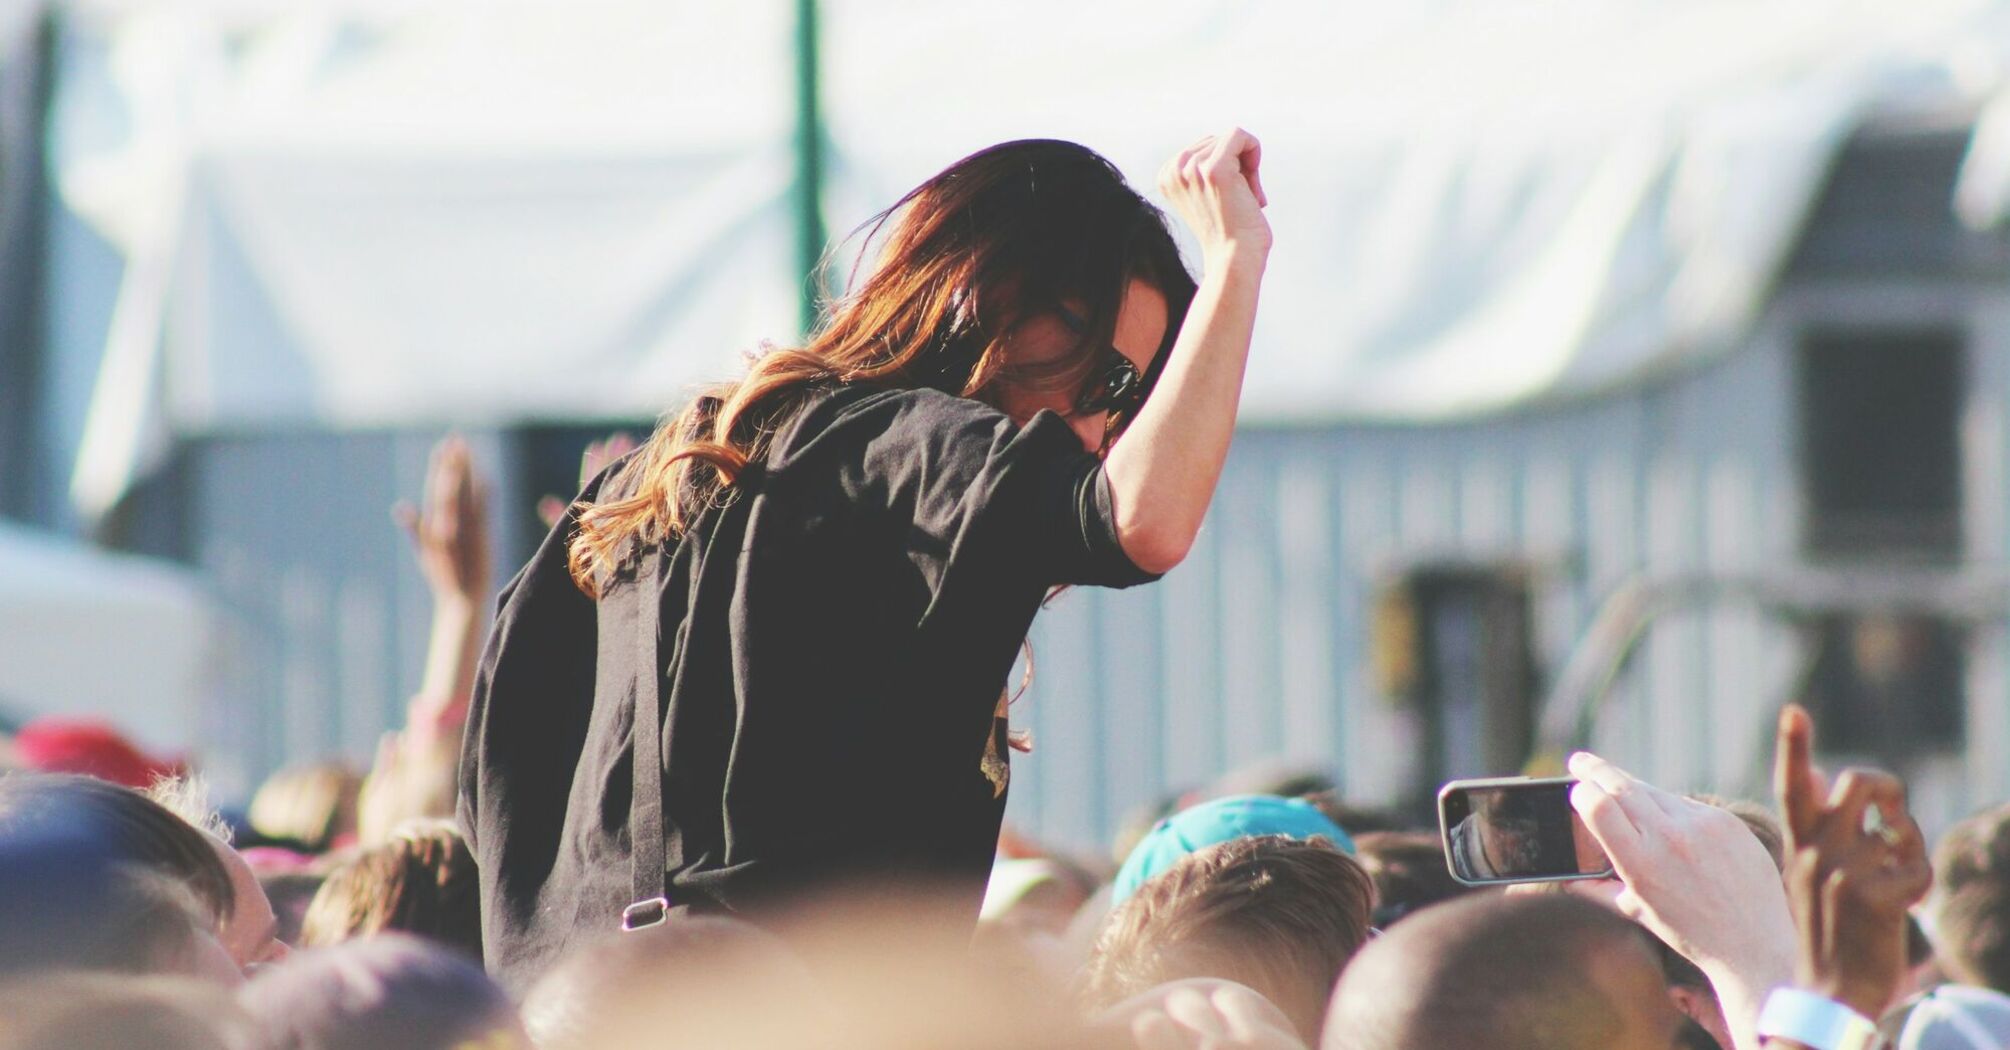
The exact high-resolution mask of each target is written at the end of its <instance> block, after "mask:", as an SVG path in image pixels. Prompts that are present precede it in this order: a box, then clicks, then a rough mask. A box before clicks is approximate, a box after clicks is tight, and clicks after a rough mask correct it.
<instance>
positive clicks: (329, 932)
mask: <svg viewBox="0 0 2010 1050" xmlns="http://www.w3.org/2000/svg"><path fill="white" fill-rule="evenodd" d="M386 930H396V931H400V932H403V933H409V934H412V935H414V936H418V937H423V938H425V939H427V940H430V941H433V942H436V943H439V944H443V945H445V946H447V947H449V948H453V949H455V950H457V951H460V952H463V953H465V954H467V955H468V956H470V957H472V958H474V959H476V960H477V961H479V960H480V959H481V957H482V920H481V896H480V892H479V889H478V887H477V885H476V875H475V861H474V857H473V856H472V855H470V854H469V853H468V844H467V840H466V839H465V838H463V837H462V836H461V833H460V830H459V829H458V828H456V827H455V826H454V823H453V822H452V821H448V820H422V821H413V822H411V823H409V824H407V825H405V826H404V827H403V828H400V829H399V830H398V831H397V832H395V833H394V834H393V835H392V836H391V841H389V842H386V843H384V844H383V845H381V846H374V847H371V848H369V849H365V850H362V851H360V852H358V853H356V854H355V855H354V856H352V857H350V858H349V859H348V860H347V861H345V862H343V863H341V864H339V865H338V866H337V867H336V868H335V869H334V870H333V871H330V872H329V873H328V877H327V879H326V880H325V881H323V882H322V884H321V888H320V889H319V890H318V891H317V892H316V893H315V894H314V900H313V901H312V903H310V904H308V906H307V914H306V917H305V919H304V920H303V922H302V925H301V931H300V934H301V943H302V944H303V945H305V946H307V947H321V946H325V945H330V944H340V943H342V942H343V941H347V940H351V939H354V938H357V937H368V936H372V935H375V934H378V933H382V932H384V931H386Z"/></svg>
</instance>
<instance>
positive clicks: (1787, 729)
mask: <svg viewBox="0 0 2010 1050" xmlns="http://www.w3.org/2000/svg"><path fill="white" fill-rule="evenodd" d="M1813 738H1814V726H1813V724H1812V722H1811V721H1810V720H1809V718H1808V714H1807V712H1806V711H1803V710H1802V709H1800V708H1799V707H1794V706H1789V707H1788V708H1787V709H1786V710H1785V711H1784V712H1783V713H1782V714H1781V716H1780V728H1779V742H1778V748H1777V753H1776V757H1775V760H1774V768H1773V787H1774V790H1775V792H1776V793H1777V794H1778V796H1779V803H1780V811H1781V813H1782V814H1784V815H1785V818H1786V835H1787V889H1788V896H1789V898H1790V899H1791V901H1792V903H1793V912H1794V921H1795V926H1796V927H1797V929H1798V931H1799V935H1798V938H1797V940H1798V945H1799V959H1798V964H1797V966H1796V984H1797V985H1798V988H1799V989H1800V990H1801V991H1803V992H1811V993H1813V994H1814V995H1817V996H1820V997H1822V998H1825V999H1828V1000H1830V1001H1831V1002H1834V1003H1838V1004H1841V1005H1842V1006H1844V1007H1847V1008H1848V1009H1850V1010H1852V1011H1854V1012H1855V1013H1856V1014H1858V1015H1859V1019H1860V1020H1861V1021H1863V1022H1864V1023H1869V1022H1873V1021H1875V1020H1876V1019H1877V1017H1878V1015H1880V1014H1882V1013H1883V1012H1884V1011H1885V1009H1886V1008H1887V1007H1889V1006H1890V1005H1891V1003H1892V1000H1893V999H1894V998H1895V997H1896V996H1897V994H1898V992H1899V990H1900V987H1901V982H1902V981H1903V979H1904V978H1905V976H1906V972H1907V969H1908V965H1907V960H1906V914H1907V911H1908V909H1910V908H1911V907H1912V906H1913V905H1914V904H1916V903H1918V902H1919V901H1920V900H1921V899H1922V898H1924V897H1925V896H1926V891H1927V889H1928V888H1929V887H1930V886H1931V885H1932V882H1933V869H1932V867H1931V866H1930V865H1929V864H1928V863H1927V858H1926V846H1925V842H1924V840H1923V839H1922V837H1921V836H1920V832H1919V825H1918V824H1916V823H1914V822H1913V819H1912V815H1911V814H1910V813H1908V812H1907V811H1906V801H1905V786H1904V784H1902V783H1901V782H1900V781H1899V780H1898V778H1897V777H1894V776H1892V775H1891V774H1889V773H1884V772H1881V771H1877V770H1866V769H1851V770H1846V771H1844V772H1843V774H1842V775H1841V776H1839V777H1837V778H1836V781H1835V784H1834V786H1833V787H1831V786H1830V785H1829V784H1828V782H1827V778H1825V777H1824V776H1823V775H1822V774H1821V772H1820V771H1819V770H1817V769H1816V768H1815V767H1814V764H1813V761H1812V759H1811V757H1810V755H1811V752H1812V750H1813V746H1814V740H1813ZM1771 1009H1772V1008H1771V1006H1770V1005H1769V1007H1768V1012H1769V1013H1770V1011H1771ZM1766 1045H1767V1046H1768V1047H1774V1048H1790V1047H1800V1046H1805V1045H1807V1044H1805V1043H1801V1042H1796V1041H1794V1040H1792V1039H1788V1038H1784V1037H1782V1038H1775V1039H1772V1040H1770V1041H1768V1042H1767V1043H1766Z"/></svg>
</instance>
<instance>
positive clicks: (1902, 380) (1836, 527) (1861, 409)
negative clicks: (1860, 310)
mask: <svg viewBox="0 0 2010 1050" xmlns="http://www.w3.org/2000/svg"><path fill="white" fill-rule="evenodd" d="M1963 371H1964V370H1963V368H1962V346H1961V336H1960V335H1959V333H1956V332H1953V331H1948V330H1946V329H1917V330H1896V329H1894V330H1882V331H1879V330H1869V331H1865V330H1849V331H1836V332H1823V333H1816V334H1813V335H1810V336H1809V337H1808V338H1807V339H1805V340H1804V341H1803V342H1802V344H1801V353H1800V411H1801V468H1802V490H1803V493H1804V497H1805V498H1804V506H1805V508H1806V514H1805V518H1804V519H1803V528H1802V545H1803V547H1804V548H1805V550H1806V551H1807V553H1808V554H1810V555H1811V556H1814V557H1817V558H1822V559H1848V560H1853V561H1900V562H1909V563H1919V562H1946V561H1954V560H1957V559H1959V558H1960V556H1961V451H1960V441H1959V430H1958V422H1959V420H1958V417H1959V413H1960V407H1961V400H1962V397H1961V395H1962V390H1961V386H1962V378H1963Z"/></svg>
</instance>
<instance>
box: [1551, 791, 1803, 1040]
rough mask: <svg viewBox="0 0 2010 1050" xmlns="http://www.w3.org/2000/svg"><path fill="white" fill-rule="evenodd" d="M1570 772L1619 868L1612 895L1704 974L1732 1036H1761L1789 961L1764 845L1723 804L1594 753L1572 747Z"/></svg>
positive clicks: (1781, 908)
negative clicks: (1768, 1003) (1761, 1022)
mask: <svg viewBox="0 0 2010 1050" xmlns="http://www.w3.org/2000/svg"><path fill="white" fill-rule="evenodd" d="M1570 772H1571V774H1572V775H1573V776H1575V777H1577V778H1578V784H1577V786H1576V787H1575V788H1573V789H1572V791H1571V797H1570V802H1571V806H1572V807H1573V808H1575V809H1576V810H1577V812H1578V814H1579V815H1580V816H1581V817H1583V819H1584V823H1585V827H1586V828H1587V829H1588V830H1590V832H1591V834H1592V837H1593V838H1595V839H1597V840H1598V844H1599V845H1600V846H1601V847H1602V848H1603V849H1604V851H1605V855H1606V857H1607V858H1608V859H1610V860H1611V862H1612V867H1613V871H1614V872H1615V873H1616V874H1617V875H1618V877H1619V884H1618V887H1617V895H1616V897H1614V898H1613V902H1612V903H1613V904H1614V905H1616V906H1617V907H1618V909H1619V910H1620V912H1622V913H1623V914H1625V915H1626V916H1627V917H1629V918H1631V919H1633V920H1634V921H1636V922H1639V923H1640V924H1641V925H1643V926H1645V927H1647V929H1648V930H1650V931H1652V932H1653V933H1654V935H1655V936H1657V937H1659V938H1661V940H1662V941H1663V942H1664V943H1666V944H1667V945H1668V946H1669V947H1670V948H1673V949H1675V951H1677V952H1679V953H1681V955H1682V956H1683V957H1684V958H1686V959H1688V960H1689V961H1690V962H1692V963H1694V964H1695V965H1696V967H1697V969H1700V970H1702V971H1703V974H1704V975H1705V976H1706V977H1708V978H1709V979H1710V984H1711V988H1712V989H1713V990H1714V991H1715V992H1716V993H1717V1002H1718V1005H1719V1007H1720V1008H1721V1009H1722V1010H1723V1014H1724V1016H1723V1021H1724V1023H1725V1026H1726V1028H1727V1029H1728V1032H1729V1034H1730V1036H1731V1038H1732V1041H1733V1043H1734V1045H1735V1046H1737V1047H1739V1048H1740V1050H1750V1048H1753V1047H1757V1046H1759V1045H1760V1042H1759V1037H1758V1033H1757V1023H1758V1018H1759V1011H1760V1009H1761V1008H1762V1007H1763V1005H1764V1000H1765V996H1766V993H1767V992H1768V991H1769V990H1770V989H1772V988H1774V987H1776V986H1778V985H1781V984H1785V983H1787V982H1788V981H1790V980H1791V979H1792V977H1793V964H1794V953H1793V945H1794V924H1793V914H1792V912H1791V911H1790V910H1789V908H1788V906H1787V894H1786V889H1785V887H1784V886H1783V884H1782V883H1781V880H1780V871H1779V869H1778V868H1777V867H1775V866H1774V864H1773V859H1772V857H1771V856H1770V855H1768V854H1767V852H1766V848H1765V847H1764V846H1763V845H1761V844H1760V842H1759V840H1758V839H1757V838H1756V837H1755V836H1754V835H1753V834H1752V831H1751V829H1750V828H1749V827H1747V826H1746V824H1745V822H1744V821H1743V820H1740V819H1739V818H1738V817H1737V816H1736V815H1735V814H1733V813H1731V812H1730V811H1728V810H1725V809H1723V808H1721V807H1718V806H1713V805H1710V804H1708V803H1705V802H1698V801H1695V800H1693V799H1689V798H1684V797H1683V796H1681V795H1678V794H1675V793H1673V792H1670V791H1664V790H1662V789H1661V788H1658V787H1655V786H1654V785H1652V784H1649V783H1646V782H1645V781H1642V780H1639V779H1637V778H1635V777H1634V776H1632V775H1631V774H1629V773H1627V772H1626V771H1625V770H1623V769H1621V768H1619V767H1618V766H1616V765H1613V764H1612V763H1610V762H1607V761H1606V760H1604V759H1602V758H1600V757H1598V756H1597V755H1593V754H1588V753H1584V752H1579V753H1577V754H1575V755H1572V756H1571V757H1570ZM1576 885H1583V884H1576Z"/></svg>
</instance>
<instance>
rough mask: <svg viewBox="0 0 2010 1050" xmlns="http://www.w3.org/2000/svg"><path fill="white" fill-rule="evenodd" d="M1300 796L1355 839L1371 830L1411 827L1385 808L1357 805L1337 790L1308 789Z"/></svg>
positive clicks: (1405, 828)
mask: <svg viewBox="0 0 2010 1050" xmlns="http://www.w3.org/2000/svg"><path fill="white" fill-rule="evenodd" d="M1300 797H1301V798H1303V799H1305V801H1307V802H1310V803H1312V804H1313V805H1315V806H1317V807H1319V812H1321V813H1324V814H1326V819H1327V820H1330V821H1332V822H1333V823H1335V824H1338V825H1340V826H1341V827H1342V828H1345V829H1346V830H1347V834H1349V835H1352V836H1354V837H1355V838H1356V839H1357V840H1358V839H1359V838H1360V837H1361V836H1363V835H1367V834H1370V833H1372V832H1377V831H1404V830H1407V829H1409V828H1410V827H1411V825H1410V824H1408V823H1407V822H1405V821H1403V820H1402V819H1400V818H1398V817H1397V816H1396V815H1395V814H1393V813H1390V812H1388V811H1386V810H1380V809H1374V808H1371V807H1368V806H1357V805H1355V804H1353V803H1351V802H1349V801H1347V800H1346V799H1344V798H1342V797H1340V792H1339V791H1337V790H1334V791H1308V792H1305V793H1304V794H1303V795H1301V796H1300Z"/></svg>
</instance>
